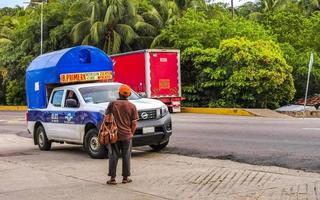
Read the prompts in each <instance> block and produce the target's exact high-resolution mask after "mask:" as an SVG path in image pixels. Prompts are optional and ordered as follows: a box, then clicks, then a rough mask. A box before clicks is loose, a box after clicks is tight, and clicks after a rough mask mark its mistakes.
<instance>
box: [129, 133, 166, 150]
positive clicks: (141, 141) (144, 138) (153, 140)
mask: <svg viewBox="0 0 320 200" xmlns="http://www.w3.org/2000/svg"><path fill="white" fill-rule="evenodd" d="M171 134H172V132H170V133H163V132H156V133H152V134H146V135H135V136H134V137H133V139H132V146H134V147H137V146H144V145H151V144H162V143H164V142H167V141H168V140H169V137H170V136H171Z"/></svg>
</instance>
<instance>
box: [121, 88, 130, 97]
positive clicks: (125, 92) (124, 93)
mask: <svg viewBox="0 0 320 200" xmlns="http://www.w3.org/2000/svg"><path fill="white" fill-rule="evenodd" d="M119 94H120V95H121V96H124V97H129V96H130V95H131V88H130V87H129V86H128V85H121V86H120V88H119Z"/></svg>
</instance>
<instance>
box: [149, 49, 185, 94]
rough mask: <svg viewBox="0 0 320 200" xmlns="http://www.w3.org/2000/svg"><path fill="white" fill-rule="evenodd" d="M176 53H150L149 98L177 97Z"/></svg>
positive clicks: (177, 64) (177, 73)
mask: <svg viewBox="0 0 320 200" xmlns="http://www.w3.org/2000/svg"><path fill="white" fill-rule="evenodd" d="M178 66H179V63H178V52H150V78H151V80H150V83H151V88H150V89H151V97H155V98H157V97H167V96H171V97H178V96H180V95H179V72H178V70H179V69H178Z"/></svg>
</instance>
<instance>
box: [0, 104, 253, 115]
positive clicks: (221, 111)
mask: <svg viewBox="0 0 320 200" xmlns="http://www.w3.org/2000/svg"><path fill="white" fill-rule="evenodd" d="M27 110H28V108H27V106H0V111H27ZM181 112H183V113H199V114H215V115H238V116H254V115H253V114H252V113H250V112H248V111H246V110H244V109H240V108H191V107H183V108H182V109H181Z"/></svg>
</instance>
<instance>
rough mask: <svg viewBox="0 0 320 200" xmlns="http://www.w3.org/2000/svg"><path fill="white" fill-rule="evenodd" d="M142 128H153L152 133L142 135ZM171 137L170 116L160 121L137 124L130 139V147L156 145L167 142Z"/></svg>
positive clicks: (146, 121)
mask: <svg viewBox="0 0 320 200" xmlns="http://www.w3.org/2000/svg"><path fill="white" fill-rule="evenodd" d="M144 127H154V128H155V132H154V133H147V134H143V131H142V130H143V128H144ZM171 135H172V122H171V116H170V114H167V115H166V116H164V117H163V118H161V119H156V120H145V121H143V120H142V121H139V122H138V128H137V130H136V132H135V134H134V136H133V138H132V146H134V147H136V146H144V145H152V144H154V145H157V144H162V143H164V142H167V141H168V140H169V138H170V136H171Z"/></svg>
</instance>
